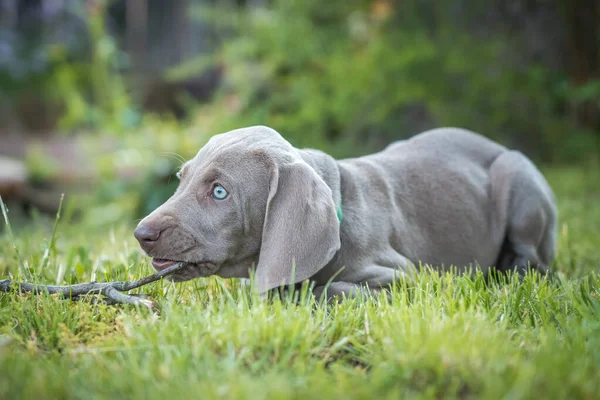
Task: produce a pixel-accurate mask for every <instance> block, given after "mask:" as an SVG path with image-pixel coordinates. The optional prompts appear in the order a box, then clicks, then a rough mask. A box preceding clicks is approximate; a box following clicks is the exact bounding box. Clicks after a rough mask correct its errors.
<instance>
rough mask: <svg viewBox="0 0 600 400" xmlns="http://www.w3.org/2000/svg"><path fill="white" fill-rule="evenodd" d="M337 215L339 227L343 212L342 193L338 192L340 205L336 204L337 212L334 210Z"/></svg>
mask: <svg viewBox="0 0 600 400" xmlns="http://www.w3.org/2000/svg"><path fill="white" fill-rule="evenodd" d="M335 213H336V214H337V217H338V221H339V223H340V225H341V224H342V220H343V219H344V212H343V211H342V191H341V190H340V204H338V207H337V210H335Z"/></svg>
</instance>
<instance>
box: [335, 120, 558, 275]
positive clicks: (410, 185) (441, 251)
mask: <svg viewBox="0 0 600 400" xmlns="http://www.w3.org/2000/svg"><path fill="white" fill-rule="evenodd" d="M508 157H512V158H513V160H512V164H513V165H514V166H511V165H505V164H506V162H504V161H503V160H504V159H507V158H508ZM519 161H520V162H519ZM340 165H341V166H342V168H347V169H350V170H355V171H361V172H360V173H359V175H362V180H363V182H362V184H363V185H365V186H369V185H372V184H373V183H372V182H377V181H378V180H384V181H386V184H379V186H380V187H385V188H386V191H391V192H393V193H390V196H389V199H388V201H390V202H391V204H390V206H389V207H383V208H381V209H380V210H373V212H374V213H378V212H379V213H390V212H391V215H388V218H389V219H390V221H391V222H390V224H392V226H393V228H392V229H390V235H389V238H388V240H389V243H390V245H391V246H392V247H393V248H394V249H395V250H396V251H397V252H398V253H401V254H403V255H404V256H406V257H407V258H408V259H410V260H411V261H413V262H414V263H415V264H418V263H419V262H421V263H426V264H430V265H433V266H442V265H443V266H445V267H449V266H451V265H453V266H457V267H465V266H467V267H468V266H469V265H472V266H475V265H478V266H480V267H481V268H482V269H483V270H486V269H487V267H489V266H495V265H496V264H497V263H498V260H502V266H501V267H502V268H511V267H514V266H515V265H513V264H514V263H531V264H543V265H544V266H543V267H542V269H544V268H546V267H547V264H548V262H549V260H548V257H547V256H545V257H542V258H544V259H543V260H541V257H540V256H539V254H537V253H538V252H536V251H531V250H532V249H536V250H537V249H541V248H551V249H552V251H550V252H549V251H545V253H551V254H553V249H554V236H553V235H552V234H550V233H548V232H547V231H552V230H553V229H554V225H555V220H556V211H555V207H554V204H553V199H551V200H548V196H547V193H546V192H548V191H550V189H549V188H548V186H547V184H546V182H545V180H544V179H543V177H541V174H540V173H539V172H538V171H537V169H536V168H535V167H534V166H533V164H531V163H530V162H529V160H527V159H526V158H525V157H524V156H523V155H522V154H520V153H518V152H512V151H509V150H508V149H507V148H505V147H503V146H501V145H499V144H497V143H495V142H493V141H491V140H489V139H487V138H485V137H483V136H480V135H478V134H475V133H473V132H469V131H467V130H463V129H456V128H441V129H435V130H432V131H428V132H424V133H422V134H420V135H417V136H415V137H413V138H411V139H409V140H405V141H401V142H396V143H393V144H391V145H390V146H388V147H387V148H386V149H385V150H384V151H382V152H379V153H376V154H372V155H369V156H366V157H361V158H357V159H351V160H343V161H341V162H340ZM519 182H521V183H519ZM522 182H528V183H531V184H530V185H529V187H524V185H523V183H522ZM550 193H551V192H550ZM516 199H518V201H516ZM379 204H383V202H380V203H379ZM513 215H515V216H516V215H518V216H519V218H522V219H524V220H526V221H529V222H530V223H532V226H531V227H530V228H527V227H523V226H521V227H519V228H518V229H517V230H520V231H521V232H519V233H518V234H516V233H515V229H516V228H515V227H514V226H515V222H516V221H513V219H512V216H513ZM538 216H539V217H538ZM381 217H382V216H381ZM377 219H378V218H374V220H377ZM521 225H522V224H521ZM526 229H529V230H530V231H535V232H534V233H531V232H529V233H527V232H523V231H524V230H526ZM542 237H545V238H546V239H544V240H543V239H542ZM525 242H530V243H527V244H525ZM542 242H543V243H542ZM525 248H527V249H528V250H527V251H525V253H527V254H526V255H525V254H523V253H524V251H523V249H525ZM517 254H520V256H517ZM550 258H551V257H550ZM519 268H520V267H519Z"/></svg>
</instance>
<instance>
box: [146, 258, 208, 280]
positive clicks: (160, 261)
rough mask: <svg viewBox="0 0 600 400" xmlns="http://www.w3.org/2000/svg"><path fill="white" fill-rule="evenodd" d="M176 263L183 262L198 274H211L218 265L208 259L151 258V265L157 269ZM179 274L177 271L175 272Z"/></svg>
mask: <svg viewBox="0 0 600 400" xmlns="http://www.w3.org/2000/svg"><path fill="white" fill-rule="evenodd" d="M177 263H181V264H184V267H185V269H190V268H191V269H194V270H196V271H197V273H199V274H200V276H208V275H211V274H213V273H214V272H215V271H216V270H217V269H218V265H217V264H216V263H213V262H210V261H200V262H190V261H182V260H170V259H168V258H158V257H153V258H152V266H153V267H154V269H155V270H157V271H162V270H164V269H166V268H169V267H170V266H172V265H175V264H177ZM185 269H184V270H183V272H184V271H185ZM176 274H179V273H176Z"/></svg>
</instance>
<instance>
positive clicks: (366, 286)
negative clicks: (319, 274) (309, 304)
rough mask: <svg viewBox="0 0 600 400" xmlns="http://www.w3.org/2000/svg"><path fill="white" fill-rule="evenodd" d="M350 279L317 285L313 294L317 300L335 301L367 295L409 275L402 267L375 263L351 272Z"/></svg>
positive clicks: (386, 287)
mask: <svg viewBox="0 0 600 400" xmlns="http://www.w3.org/2000/svg"><path fill="white" fill-rule="evenodd" d="M347 278H350V280H351V282H349V281H347V280H346V281H334V282H330V283H329V284H327V285H320V286H315V287H314V288H313V291H312V293H313V295H314V296H315V298H316V300H317V301H324V300H326V301H328V302H330V303H331V302H335V301H337V300H341V299H342V298H356V297H359V296H360V297H363V298H364V297H366V296H369V295H371V294H373V293H374V292H377V291H379V290H382V289H383V290H385V289H388V288H389V287H390V286H391V285H392V284H393V283H394V282H396V281H398V280H399V279H406V278H407V275H406V273H404V272H403V271H401V270H400V269H396V268H388V267H382V266H379V265H373V266H369V267H364V268H361V269H360V271H357V273H355V274H350V275H349V276H348V277H347Z"/></svg>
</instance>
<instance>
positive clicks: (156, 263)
mask: <svg viewBox="0 0 600 400" xmlns="http://www.w3.org/2000/svg"><path fill="white" fill-rule="evenodd" d="M178 262H180V261H174V260H167V259H166V258H153V259H152V266H153V267H154V268H156V269H157V270H158V271H162V270H163V269H165V268H169V267H170V266H171V265H174V264H175V263H178Z"/></svg>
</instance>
